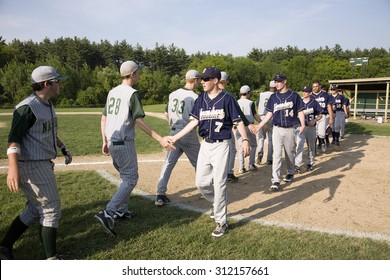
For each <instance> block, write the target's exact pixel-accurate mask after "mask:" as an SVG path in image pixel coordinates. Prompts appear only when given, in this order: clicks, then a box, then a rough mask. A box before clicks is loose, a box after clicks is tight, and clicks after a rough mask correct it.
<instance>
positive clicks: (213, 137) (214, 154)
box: [170, 67, 249, 237]
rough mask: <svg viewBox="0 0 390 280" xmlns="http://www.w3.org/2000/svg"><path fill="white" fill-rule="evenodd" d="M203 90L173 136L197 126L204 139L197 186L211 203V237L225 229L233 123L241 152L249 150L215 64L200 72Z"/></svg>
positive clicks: (198, 166)
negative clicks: (184, 121)
mask: <svg viewBox="0 0 390 280" xmlns="http://www.w3.org/2000/svg"><path fill="white" fill-rule="evenodd" d="M200 77H201V79H202V86H203V90H204V91H205V92H204V93H202V94H201V95H199V97H198V99H197V100H196V101H195V105H194V107H193V109H192V112H191V114H190V115H191V118H190V120H191V121H190V122H189V123H188V125H187V126H186V127H185V128H183V130H182V131H180V132H179V133H177V134H176V135H174V136H172V137H171V138H170V140H171V141H172V142H173V143H175V142H177V141H178V140H179V139H180V138H181V137H183V136H184V135H185V134H187V133H190V132H191V131H192V130H193V129H194V128H195V127H196V126H199V127H198V133H199V135H200V137H202V138H203V140H202V142H201V145H200V151H199V156H198V161H197V165H196V186H197V187H198V189H199V191H200V193H201V194H202V195H203V197H204V198H205V199H206V200H207V201H209V202H210V203H212V205H213V210H212V215H210V217H213V218H214V220H215V222H216V224H217V226H216V228H215V229H214V231H213V232H212V236H214V237H220V236H222V235H224V234H225V233H226V232H227V230H228V224H227V193H226V179H227V165H228V156H229V139H230V137H231V136H232V133H231V130H232V127H233V125H237V129H238V131H239V132H240V134H241V136H242V138H243V142H244V143H243V145H242V149H243V152H244V155H247V154H248V152H249V140H248V138H247V134H246V130H245V126H244V124H243V122H242V120H241V116H240V113H239V108H238V106H237V105H236V104H237V102H236V101H235V99H234V98H233V97H232V96H231V95H229V94H227V93H226V92H224V91H223V90H221V89H219V87H218V82H219V80H220V79H221V72H220V71H219V70H218V69H217V68H215V67H207V68H205V69H204V71H203V73H202V74H201V75H200Z"/></svg>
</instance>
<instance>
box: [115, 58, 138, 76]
mask: <svg viewBox="0 0 390 280" xmlns="http://www.w3.org/2000/svg"><path fill="white" fill-rule="evenodd" d="M142 68H143V65H138V64H137V63H135V62H134V61H131V60H128V61H125V62H123V63H122V65H121V68H120V72H121V76H122V77H126V76H129V75H131V74H132V73H134V72H135V71H137V70H141V69H142Z"/></svg>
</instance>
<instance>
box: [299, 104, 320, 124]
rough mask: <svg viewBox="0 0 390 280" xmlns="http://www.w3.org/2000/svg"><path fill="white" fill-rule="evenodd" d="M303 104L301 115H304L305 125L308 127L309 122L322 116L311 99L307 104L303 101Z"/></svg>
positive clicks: (317, 106)
mask: <svg viewBox="0 0 390 280" xmlns="http://www.w3.org/2000/svg"><path fill="white" fill-rule="evenodd" d="M303 104H304V105H305V109H304V110H303V114H304V115H305V125H308V123H309V121H311V120H314V118H315V117H316V116H318V115H319V114H322V108H321V106H320V104H319V103H318V102H317V101H315V100H314V99H313V98H310V100H309V101H308V102H307V103H305V101H303Z"/></svg>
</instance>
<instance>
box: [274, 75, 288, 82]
mask: <svg viewBox="0 0 390 280" xmlns="http://www.w3.org/2000/svg"><path fill="white" fill-rule="evenodd" d="M284 80H287V77H286V75H284V74H283V73H278V74H276V75H275V77H274V81H277V82H281V81H284Z"/></svg>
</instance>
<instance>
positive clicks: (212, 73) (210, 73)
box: [200, 66, 221, 80]
mask: <svg viewBox="0 0 390 280" xmlns="http://www.w3.org/2000/svg"><path fill="white" fill-rule="evenodd" d="M200 78H202V79H207V78H217V79H218V80H220V79H221V71H219V69H218V68H215V67H213V66H210V67H206V68H205V69H204V70H203V72H202V74H200Z"/></svg>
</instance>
